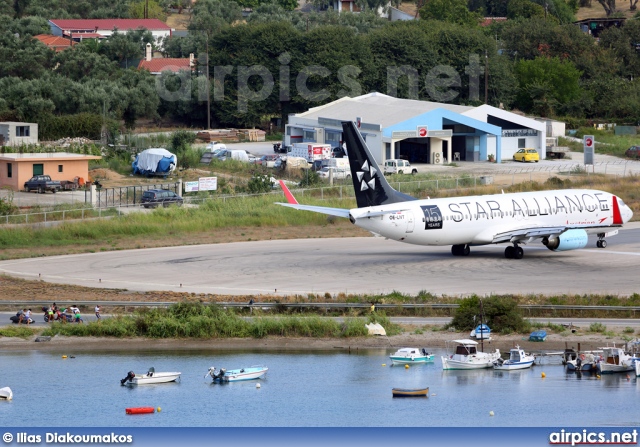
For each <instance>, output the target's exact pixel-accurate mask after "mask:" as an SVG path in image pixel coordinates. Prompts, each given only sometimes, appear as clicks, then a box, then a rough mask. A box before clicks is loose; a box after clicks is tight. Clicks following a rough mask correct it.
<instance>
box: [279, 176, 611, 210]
mask: <svg viewBox="0 0 640 447" xmlns="http://www.w3.org/2000/svg"><path fill="white" fill-rule="evenodd" d="M278 181H279V182H280V187H281V188H282V191H283V192H284V196H285V197H286V198H287V202H289V203H290V204H292V205H298V201H297V200H296V198H295V197H293V194H291V191H289V188H287V185H285V183H284V181H283V180H278ZM618 214H620V213H619V212H618Z"/></svg>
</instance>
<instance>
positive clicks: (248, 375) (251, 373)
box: [204, 366, 269, 382]
mask: <svg viewBox="0 0 640 447" xmlns="http://www.w3.org/2000/svg"><path fill="white" fill-rule="evenodd" d="M267 371H269V368H267V367H266V366H250V367H249V368H240V369H229V370H227V369H224V368H220V369H216V367H215V366H212V367H211V368H209V371H207V373H206V374H205V375H204V376H205V377H207V376H211V378H212V379H213V381H214V382H239V381H241V380H253V379H262V378H263V377H264V376H265V375H266V374H267Z"/></svg>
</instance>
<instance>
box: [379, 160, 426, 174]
mask: <svg viewBox="0 0 640 447" xmlns="http://www.w3.org/2000/svg"><path fill="white" fill-rule="evenodd" d="M384 173H385V175H388V174H417V173H418V170H417V169H416V168H414V167H412V166H411V164H410V163H409V162H408V161H407V160H387V161H385V162H384Z"/></svg>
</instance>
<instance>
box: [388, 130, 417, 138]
mask: <svg viewBox="0 0 640 447" xmlns="http://www.w3.org/2000/svg"><path fill="white" fill-rule="evenodd" d="M415 137H416V132H415V130H407V131H405V130H401V131H398V132H391V138H393V139H394V140H402V139H404V138H415Z"/></svg>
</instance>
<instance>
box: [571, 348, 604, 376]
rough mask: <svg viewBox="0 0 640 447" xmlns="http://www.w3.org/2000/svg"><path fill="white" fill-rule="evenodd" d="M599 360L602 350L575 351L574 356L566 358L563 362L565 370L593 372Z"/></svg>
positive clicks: (600, 359)
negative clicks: (565, 366)
mask: <svg viewBox="0 0 640 447" xmlns="http://www.w3.org/2000/svg"><path fill="white" fill-rule="evenodd" d="M601 361H602V351H584V352H582V353H580V354H578V353H576V357H575V358H571V359H568V360H567V361H566V362H565V364H566V365H567V371H582V372H595V371H597V369H598V363H600V362H601Z"/></svg>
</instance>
